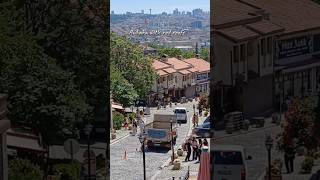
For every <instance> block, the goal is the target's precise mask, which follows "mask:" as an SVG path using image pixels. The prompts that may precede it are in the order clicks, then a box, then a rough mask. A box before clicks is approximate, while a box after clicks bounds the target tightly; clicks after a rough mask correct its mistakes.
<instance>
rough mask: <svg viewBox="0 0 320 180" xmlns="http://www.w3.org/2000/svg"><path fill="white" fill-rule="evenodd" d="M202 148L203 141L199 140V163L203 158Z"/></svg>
mask: <svg viewBox="0 0 320 180" xmlns="http://www.w3.org/2000/svg"><path fill="white" fill-rule="evenodd" d="M201 148H202V140H201V139H199V148H198V161H200V157H201Z"/></svg>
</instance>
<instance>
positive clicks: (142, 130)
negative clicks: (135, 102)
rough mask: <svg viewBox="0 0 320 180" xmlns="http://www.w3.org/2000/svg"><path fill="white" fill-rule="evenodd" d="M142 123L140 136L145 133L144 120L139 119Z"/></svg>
mask: <svg viewBox="0 0 320 180" xmlns="http://www.w3.org/2000/svg"><path fill="white" fill-rule="evenodd" d="M139 121H140V134H141V135H142V134H143V133H144V121H143V120H142V118H140V119H139Z"/></svg>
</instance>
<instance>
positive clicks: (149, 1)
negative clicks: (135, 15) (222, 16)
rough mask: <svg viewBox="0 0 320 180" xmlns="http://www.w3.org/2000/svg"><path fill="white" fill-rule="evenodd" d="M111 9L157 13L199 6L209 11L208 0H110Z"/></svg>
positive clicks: (117, 12) (116, 11)
mask: <svg viewBox="0 0 320 180" xmlns="http://www.w3.org/2000/svg"><path fill="white" fill-rule="evenodd" d="M110 7H111V11H114V12H115V13H116V14H122V13H126V12H127V11H128V12H141V10H144V13H150V11H149V9H152V10H151V13H152V14H159V13H162V12H167V13H172V11H173V10H174V9H175V8H178V9H179V11H192V10H193V9H197V8H201V9H203V10H204V11H209V9H210V0H110Z"/></svg>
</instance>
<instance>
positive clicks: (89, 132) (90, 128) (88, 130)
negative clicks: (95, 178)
mask: <svg viewBox="0 0 320 180" xmlns="http://www.w3.org/2000/svg"><path fill="white" fill-rule="evenodd" d="M91 131H92V125H91V124H90V123H88V124H87V125H86V126H85V128H84V133H85V135H86V136H87V143H88V149H87V151H88V177H87V179H91V163H90V160H91V158H90V134H91Z"/></svg>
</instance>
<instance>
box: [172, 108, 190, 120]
mask: <svg viewBox="0 0 320 180" xmlns="http://www.w3.org/2000/svg"><path fill="white" fill-rule="evenodd" d="M173 112H174V114H175V115H176V119H177V123H187V122H188V115H187V112H188V111H187V109H186V108H183V107H177V108H175V109H174V111H173Z"/></svg>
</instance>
